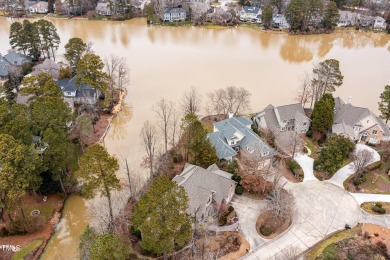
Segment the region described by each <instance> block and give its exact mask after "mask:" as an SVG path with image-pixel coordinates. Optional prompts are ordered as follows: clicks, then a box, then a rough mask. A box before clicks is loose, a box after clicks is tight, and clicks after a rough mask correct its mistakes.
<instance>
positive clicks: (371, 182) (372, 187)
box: [344, 165, 390, 194]
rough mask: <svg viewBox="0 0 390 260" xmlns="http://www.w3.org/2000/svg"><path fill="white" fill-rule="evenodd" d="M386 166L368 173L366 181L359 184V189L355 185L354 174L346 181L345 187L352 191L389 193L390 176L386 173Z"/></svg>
mask: <svg viewBox="0 0 390 260" xmlns="http://www.w3.org/2000/svg"><path fill="white" fill-rule="evenodd" d="M384 168H386V165H385V166H382V167H381V168H380V169H377V170H374V171H371V172H368V173H366V174H365V175H364V176H365V178H366V181H365V182H363V183H362V184H360V185H359V189H357V188H356V187H355V185H353V175H352V176H350V177H349V178H348V179H346V180H345V181H344V188H345V189H347V190H349V191H351V192H360V193H374V194H389V193H390V178H389V176H387V174H385V173H384Z"/></svg>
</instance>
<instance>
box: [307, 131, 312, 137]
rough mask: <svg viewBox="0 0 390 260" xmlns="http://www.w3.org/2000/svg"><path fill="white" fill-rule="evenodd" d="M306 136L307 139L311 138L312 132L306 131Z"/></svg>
mask: <svg viewBox="0 0 390 260" xmlns="http://www.w3.org/2000/svg"><path fill="white" fill-rule="evenodd" d="M306 136H307V137H309V138H312V137H313V131H311V130H307V132H306Z"/></svg>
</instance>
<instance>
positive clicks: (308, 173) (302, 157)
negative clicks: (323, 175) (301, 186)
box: [294, 153, 318, 182]
mask: <svg viewBox="0 0 390 260" xmlns="http://www.w3.org/2000/svg"><path fill="white" fill-rule="evenodd" d="M294 160H295V161H296V162H297V163H298V164H299V165H300V166H301V168H302V170H303V174H304V177H303V182H306V181H318V179H317V178H316V177H315V176H314V171H313V163H314V159H313V158H310V157H309V156H307V155H306V154H301V153H297V154H296V155H295V156H294Z"/></svg>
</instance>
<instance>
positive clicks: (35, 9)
mask: <svg viewBox="0 0 390 260" xmlns="http://www.w3.org/2000/svg"><path fill="white" fill-rule="evenodd" d="M26 10H27V11H28V12H29V13H32V14H47V13H48V12H49V4H48V2H43V1H38V2H36V1H27V2H26Z"/></svg>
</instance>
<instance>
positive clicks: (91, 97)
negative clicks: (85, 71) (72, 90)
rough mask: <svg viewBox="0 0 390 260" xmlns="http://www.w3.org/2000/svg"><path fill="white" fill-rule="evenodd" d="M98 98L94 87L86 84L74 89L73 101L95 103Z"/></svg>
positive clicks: (76, 102)
mask: <svg viewBox="0 0 390 260" xmlns="http://www.w3.org/2000/svg"><path fill="white" fill-rule="evenodd" d="M98 99H99V93H98V91H97V90H96V89H94V88H91V87H88V86H83V87H81V88H78V89H77V90H76V96H75V98H74V103H75V104H89V105H94V104H96V102H97V101H98Z"/></svg>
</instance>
